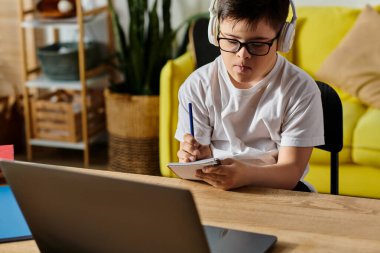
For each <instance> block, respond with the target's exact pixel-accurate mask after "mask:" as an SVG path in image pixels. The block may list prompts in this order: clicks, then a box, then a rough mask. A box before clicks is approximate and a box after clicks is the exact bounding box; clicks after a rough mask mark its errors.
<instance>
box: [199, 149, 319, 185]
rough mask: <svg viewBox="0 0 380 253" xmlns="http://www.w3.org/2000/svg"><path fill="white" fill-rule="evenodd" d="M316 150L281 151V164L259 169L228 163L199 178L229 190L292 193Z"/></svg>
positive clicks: (203, 172) (235, 160)
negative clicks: (265, 189) (250, 188)
mask: <svg viewBox="0 0 380 253" xmlns="http://www.w3.org/2000/svg"><path fill="white" fill-rule="evenodd" d="M312 150H313V147H281V148H280V150H279V156H278V162H277V163H276V164H273V165H256V164H251V163H247V162H244V161H239V160H237V159H225V160H222V161H221V165H219V166H216V167H208V168H205V169H203V170H202V171H198V174H197V175H198V176H199V177H200V178H201V179H203V180H204V181H206V182H208V183H209V184H211V185H213V186H215V187H217V188H221V189H224V190H229V189H233V188H237V187H241V186H246V185H254V186H262V187H270V188H277V189H288V190H291V189H293V188H294V187H295V186H296V184H297V183H298V181H299V180H300V178H301V177H302V175H303V173H304V170H305V168H306V166H307V163H308V161H309V159H310V156H311V152H312Z"/></svg>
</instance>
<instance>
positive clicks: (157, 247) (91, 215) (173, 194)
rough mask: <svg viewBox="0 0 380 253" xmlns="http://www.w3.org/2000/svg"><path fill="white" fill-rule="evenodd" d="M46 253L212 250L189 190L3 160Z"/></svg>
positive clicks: (33, 232)
mask: <svg viewBox="0 0 380 253" xmlns="http://www.w3.org/2000/svg"><path fill="white" fill-rule="evenodd" d="M0 164H1V165H0V167H1V168H2V169H3V170H4V173H5V176H6V178H7V181H8V183H9V184H10V185H11V188H12V190H13V192H14V195H15V197H16V199H17V201H18V203H19V205H20V208H21V210H22V212H23V214H24V216H25V219H26V220H27V222H28V224H29V227H30V229H31V231H32V234H33V237H34V239H35V240H36V242H37V245H38V247H39V249H40V250H41V252H102V253H103V252H143V253H144V252H146V253H148V252H149V253H151V252H166V253H172V252H173V253H174V252H182V253H186V252H189V253H190V252H191V253H194V252H199V253H209V248H208V245H207V241H206V237H205V235H204V232H203V227H202V225H201V223H200V220H199V216H198V213H197V210H196V207H195V204H194V201H193V198H192V195H191V193H190V192H189V191H188V190H184V189H176V188H169V187H164V186H158V185H151V184H145V183H138V182H133V181H128V180H125V179H118V178H114V177H106V176H100V175H97V174H95V173H94V174H93V173H91V172H90V171H89V170H86V171H84V169H78V168H68V167H59V166H54V165H42V164H34V163H24V162H11V161H1V162H0Z"/></svg>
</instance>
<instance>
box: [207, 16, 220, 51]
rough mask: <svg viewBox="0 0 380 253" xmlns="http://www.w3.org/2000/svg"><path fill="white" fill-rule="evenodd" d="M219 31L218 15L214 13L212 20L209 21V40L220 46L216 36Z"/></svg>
mask: <svg viewBox="0 0 380 253" xmlns="http://www.w3.org/2000/svg"><path fill="white" fill-rule="evenodd" d="M217 33H218V22H217V17H216V16H214V15H210V20H209V22H208V41H209V42H210V43H211V44H213V45H215V46H218V40H217V38H216V36H217Z"/></svg>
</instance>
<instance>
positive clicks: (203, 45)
mask: <svg viewBox="0 0 380 253" xmlns="http://www.w3.org/2000/svg"><path fill="white" fill-rule="evenodd" d="M208 21H209V19H208V18H200V19H197V20H196V21H195V22H194V24H193V26H192V27H191V29H190V33H189V37H190V43H191V45H192V47H193V49H194V52H195V60H196V68H199V67H202V66H203V65H205V64H207V63H210V62H212V61H213V60H214V59H215V58H216V57H218V56H219V55H220V51H219V48H217V47H216V46H214V45H212V44H210V42H209V41H208V36H207V29H208Z"/></svg>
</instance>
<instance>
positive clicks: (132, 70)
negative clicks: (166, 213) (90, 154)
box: [105, 0, 188, 175]
mask: <svg viewBox="0 0 380 253" xmlns="http://www.w3.org/2000/svg"><path fill="white" fill-rule="evenodd" d="M108 3H109V9H110V13H111V18H112V24H113V33H114V40H115V51H116V61H115V62H116V63H115V65H116V67H117V69H118V71H119V72H120V73H121V74H122V77H123V80H122V81H121V82H113V83H112V84H111V86H110V88H109V89H107V90H106V92H105V100H106V113H107V130H108V133H109V169H110V170H116V171H124V172H132V173H143V174H157V175H158V174H159V173H160V172H159V160H158V152H159V151H158V121H159V118H158V108H159V104H158V101H159V97H158V95H159V77H160V71H161V68H162V67H163V66H164V64H165V63H166V62H167V61H168V60H169V59H170V58H172V56H173V51H174V50H173V40H174V39H175V35H176V32H177V31H178V29H179V28H178V29H177V30H173V29H172V27H171V22H170V19H171V17H170V6H171V0H161V1H157V0H154V3H153V5H152V6H151V7H150V8H149V6H148V0H128V8H129V12H128V13H129V27H128V31H127V32H126V33H124V31H123V29H122V26H121V23H120V19H119V17H118V15H117V13H116V12H115V8H114V5H113V3H112V0H108ZM158 8H161V10H162V15H161V16H159V15H158V13H157V10H158ZM187 23H188V22H187Z"/></svg>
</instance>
